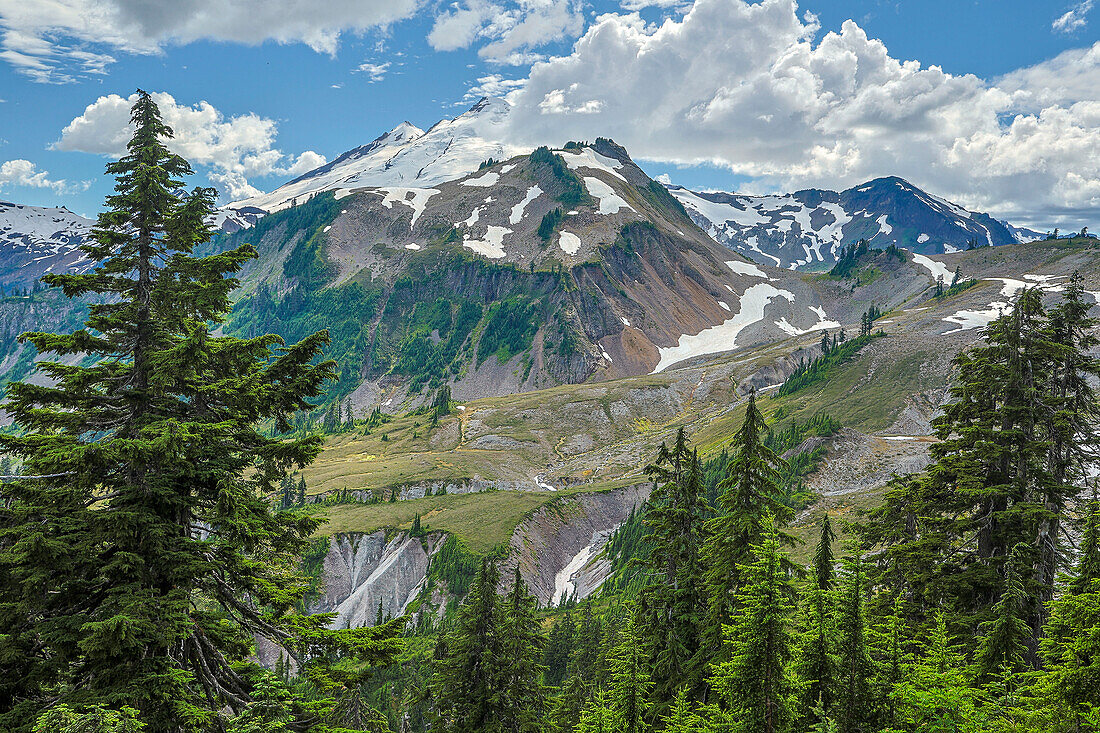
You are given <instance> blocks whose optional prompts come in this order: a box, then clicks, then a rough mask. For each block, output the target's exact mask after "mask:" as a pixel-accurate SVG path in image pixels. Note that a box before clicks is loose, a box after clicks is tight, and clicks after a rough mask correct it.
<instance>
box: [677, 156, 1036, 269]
mask: <svg viewBox="0 0 1100 733" xmlns="http://www.w3.org/2000/svg"><path fill="white" fill-rule="evenodd" d="M669 190H670V191H671V192H672V195H673V196H675V197H676V198H677V200H679V201H680V203H682V204H683V205H684V207H685V208H686V209H687V210H688V212H689V213H690V214H691V218H692V219H693V220H694V221H695V222H696V223H697V224H698V225H699V226H700V227H701V228H702V229H704V230H705V231H706V232H707V233H708V234H710V236H711V237H713V238H714V239H715V240H716V241H718V242H721V243H722V244H724V245H726V246H727V247H730V248H731V249H735V250H737V251H738V252H741V253H742V254H744V255H745V256H747V257H749V258H750V259H752V260H754V261H756V262H761V263H765V264H771V265H775V266H776V267H789V268H807V269H814V268H817V269H820V268H823V267H827V266H830V265H831V264H832V263H833V262H835V261H836V259H837V256H838V254H839V252H840V249H841V248H842V247H845V246H849V245H852V244H855V243H856V242H857V241H859V240H860V239H866V240H867V241H868V242H870V243H871V245H872V246H874V247H878V248H880V249H885V248H886V247H888V246H889V245H891V244H893V245H895V246H898V247H903V248H905V249H908V250H910V251H912V252H918V253H920V254H926V255H927V254H942V253H945V252H957V251H960V250H964V249H966V248H967V247H968V246H969V247H973V246H974V245H1004V244H1015V243H1018V242H1027V241H1031V240H1033V239H1038V238H1039V237H1040V236H1041V235H1040V234H1039V233H1038V232H1034V231H1031V230H1029V229H1022V228H1018V227H1013V226H1012V225H1010V224H1008V223H1006V222H1002V221H999V220H997V219H994V218H993V217H991V216H989V215H988V214H981V213H976V212H973V211H968V210H966V209H964V208H963V207H961V206H959V205H957V204H953V203H951V202H950V201H947V200H945V199H942V198H939V197H938V196H934V195H932V194H930V193H927V192H925V191H922V190H920V189H919V188H917V187H916V186H914V185H913V184H911V183H909V182H908V181H905V180H902V179H901V178H896V177H893V176H891V177H887V178H876V179H875V180H873V181H868V182H867V183H863V184H860V185H858V186H853V187H852V188H849V189H847V190H845V191H840V192H836V191H825V190H820V189H807V190H805V191H797V192H795V193H791V194H785V195H777V196H748V195H744V194H737V193H722V192H694V191H689V190H687V189H685V188H681V187H678V186H672V187H670V189H669Z"/></svg>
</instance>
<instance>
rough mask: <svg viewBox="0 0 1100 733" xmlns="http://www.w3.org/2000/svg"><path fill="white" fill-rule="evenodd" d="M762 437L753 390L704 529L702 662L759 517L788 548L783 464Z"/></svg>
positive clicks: (711, 652)
mask: <svg viewBox="0 0 1100 733" xmlns="http://www.w3.org/2000/svg"><path fill="white" fill-rule="evenodd" d="M767 432H768V426H767V423H766V422H765V421H764V416H763V415H762V414H761V413H760V409H759V408H758V407H757V406H756V392H755V391H753V392H751V393H750V394H749V401H748V406H747V407H746V410H745V420H744V422H743V423H742V425H741V428H740V429H739V430H738V431H737V434H736V435H735V436H734V439H733V443H732V444H731V448H732V453H733V457H732V458H731V460H730V461H729V464H728V467H727V470H726V476H725V478H723V479H722V480H721V482H719V484H718V490H719V494H718V501H717V504H718V510H719V512H720V513H719V514H718V515H717V516H716V517H714V518H713V519H710V520H709V521H708V522H707V525H706V532H707V537H706V544H705V546H704V550H703V556H704V558H705V560H704V564H705V565H706V566H707V586H708V608H707V616H706V619H705V621H704V624H703V627H702V629H701V643H700V649H699V655H700V657H701V659H702V660H704V662H709V661H710V660H712V659H714V658H715V657H716V656H717V655H718V653H719V652H720V649H721V647H722V625H723V624H725V623H727V622H728V621H729V619H730V609H731V603H732V601H733V594H734V593H735V592H736V591H738V590H739V589H740V587H741V585H742V582H743V578H742V577H741V568H742V567H743V566H744V565H746V564H747V563H748V562H749V561H750V559H751V556H752V552H753V549H752V548H753V547H754V546H757V545H760V544H761V543H762V541H763V539H764V534H765V524H766V522H765V517H768V516H770V517H771V519H770V520H768V522H770V524H771V531H772V532H773V533H774V534H775V537H776V541H777V542H781V543H783V544H788V545H790V544H794V538H792V537H791V536H790V535H788V534H786V533H783V532H782V531H780V530H779V529H778V528H777V527H780V526H785V525H786V523H787V522H788V521H789V520H790V519H791V517H792V516H793V512H792V511H791V509H790V508H789V507H788V506H786V505H785V504H783V502H782V501H781V500H780V498H779V497H780V496H781V489H780V486H781V483H782V480H783V473H782V472H783V470H784V469H785V468H786V466H787V464H786V461H784V460H783V459H782V458H780V457H779V456H778V455H776V454H775V452H774V451H773V450H772V449H771V448H769V447H768V446H767V445H766V444H765V441H764V437H765V436H766V435H767ZM780 562H781V563H782V564H783V567H784V569H785V570H786V571H790V570H793V565H792V564H791V563H790V561H789V560H788V559H787V558H786V556H785V555H782V556H781V557H780ZM700 666H705V664H703V665H700Z"/></svg>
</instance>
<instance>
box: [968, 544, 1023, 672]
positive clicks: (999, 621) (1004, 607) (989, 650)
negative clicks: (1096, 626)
mask: <svg viewBox="0 0 1100 733" xmlns="http://www.w3.org/2000/svg"><path fill="white" fill-rule="evenodd" d="M1022 549H1023V548H1021V547H1020V546H1019V545H1017V547H1015V548H1013V551H1012V554H1011V556H1010V558H1009V561H1008V562H1007V563H1006V564H1005V583H1004V590H1003V591H1002V592H1001V597H1000V598H999V599H998V600H997V602H996V603H995V604H993V618H991V619H990V620H989V621H986V622H984V623H983V624H982V625H981V626H980V627H979V631H980V632H981V635H982V638H981V641H980V643H979V644H978V652H977V677H978V681H979V682H984V683H989V682H992V681H993V680H995V679H997V678H998V677H999V676H1001V675H1002V674H1009V675H1016V674H1018V673H1020V672H1023V671H1024V670H1025V669H1027V668H1028V667H1029V665H1028V664H1027V663H1026V662H1025V661H1024V660H1025V657H1027V656H1028V652H1029V650H1028V643H1029V642H1030V641H1031V638H1032V630H1031V627H1030V626H1029V625H1028V622H1027V615H1028V605H1029V603H1030V599H1029V598H1028V595H1027V591H1025V590H1024V583H1023V581H1022V580H1021V578H1020V572H1019V565H1020V562H1021V560H1020V557H1021V556H1022V554H1023V552H1022ZM1008 691H1009V692H1011V691H1013V690H1012V689H1010V690H1008Z"/></svg>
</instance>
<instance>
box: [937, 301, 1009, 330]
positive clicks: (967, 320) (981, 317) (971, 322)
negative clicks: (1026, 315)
mask: <svg viewBox="0 0 1100 733" xmlns="http://www.w3.org/2000/svg"><path fill="white" fill-rule="evenodd" d="M1011 310H1012V306H1011V305H1009V304H1008V303H1005V302H1002V301H999V300H998V301H994V302H992V303H990V304H989V308H988V309H986V310H961V311H956V312H955V313H953V314H952V315H950V316H947V317H946V318H942V319H940V320H943V321H946V322H947V323H954V324H956V325H957V326H958V328H953V329H951V330H950V331H944V333H943V335H944V336H946V335H947V334H949V333H959V332H960V331H969V330H971V329H973V328H985V327H986V326H988V325H989V324H990V322H991V321H993V320H994V319H995V318H999V317H1000V316H1001V315H1003V314H1005V313H1008V312H1009V311H1011Z"/></svg>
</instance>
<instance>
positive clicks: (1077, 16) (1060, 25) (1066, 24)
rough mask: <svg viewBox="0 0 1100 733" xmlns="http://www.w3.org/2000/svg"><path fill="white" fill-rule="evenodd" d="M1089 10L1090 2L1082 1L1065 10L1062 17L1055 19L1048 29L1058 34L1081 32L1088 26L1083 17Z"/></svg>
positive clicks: (1087, 0)
mask: <svg viewBox="0 0 1100 733" xmlns="http://www.w3.org/2000/svg"><path fill="white" fill-rule="evenodd" d="M1090 10H1092V0H1082V1H1081V2H1079V3H1077V4H1076V5H1074V6H1073V7H1072V8H1070V9H1069V10H1067V11H1066V12H1065V14H1064V15H1060V16H1058V17H1057V18H1055V19H1054V22H1053V23H1051V24H1050V27H1051V29H1052V30H1055V31H1057V32H1059V33H1073V32H1074V31H1078V30H1081V29H1082V28H1084V27H1085V26H1086V25H1088V21H1087V20H1086V19H1085V16H1086V15H1088V12H1089V11H1090Z"/></svg>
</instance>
